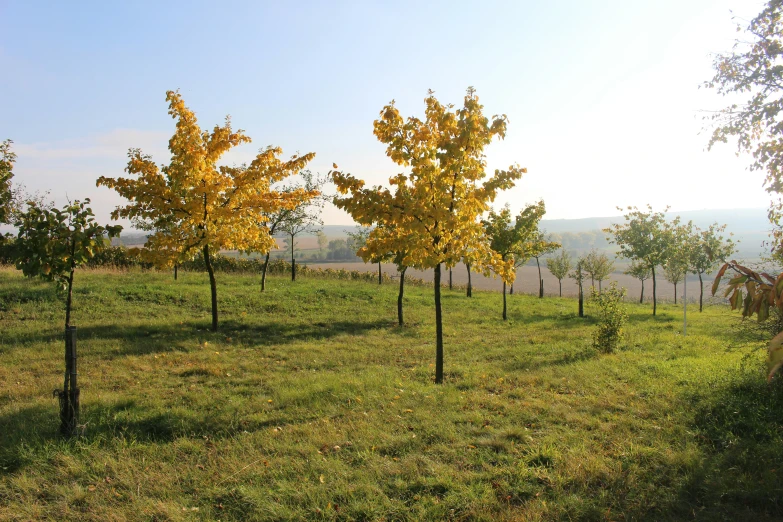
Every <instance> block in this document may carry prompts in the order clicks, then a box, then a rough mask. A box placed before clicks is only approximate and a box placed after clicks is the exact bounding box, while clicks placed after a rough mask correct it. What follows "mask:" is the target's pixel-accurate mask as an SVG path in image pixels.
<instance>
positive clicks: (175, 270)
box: [174, 263, 179, 281]
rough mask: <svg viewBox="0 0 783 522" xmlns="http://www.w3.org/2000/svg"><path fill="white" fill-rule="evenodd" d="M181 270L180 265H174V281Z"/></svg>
mask: <svg viewBox="0 0 783 522" xmlns="http://www.w3.org/2000/svg"><path fill="white" fill-rule="evenodd" d="M178 268H179V263H174V281H176V280H177V269H178Z"/></svg>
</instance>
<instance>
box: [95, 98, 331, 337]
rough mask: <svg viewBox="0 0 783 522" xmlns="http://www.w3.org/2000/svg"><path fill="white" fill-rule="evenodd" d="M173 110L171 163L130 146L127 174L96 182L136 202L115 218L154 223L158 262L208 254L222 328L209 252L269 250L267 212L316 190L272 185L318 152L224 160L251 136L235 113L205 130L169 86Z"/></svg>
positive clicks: (150, 251) (149, 251)
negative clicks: (245, 161)
mask: <svg viewBox="0 0 783 522" xmlns="http://www.w3.org/2000/svg"><path fill="white" fill-rule="evenodd" d="M166 100H167V101H168V102H169V114H170V115H171V117H172V118H174V119H175V120H176V121H177V123H176V131H175V132H174V135H173V136H172V138H171V140H169V150H170V151H171V162H170V163H169V164H168V165H165V166H163V167H161V168H158V166H157V165H156V164H155V163H154V162H153V160H152V157H150V156H149V155H146V154H143V153H142V152H141V150H140V149H131V150H130V151H129V152H128V157H129V161H128V166H127V167H126V169H125V170H126V172H127V173H128V174H129V175H130V176H131V177H128V178H122V177H121V178H110V177H106V176H102V177H100V178H98V181H97V185H99V186H100V185H103V186H106V187H109V188H113V189H114V190H116V191H117V192H118V193H119V194H120V195H121V196H123V197H125V198H126V199H128V200H129V201H130V203H129V204H127V205H125V206H119V207H117V208H116V209H115V210H114V212H112V218H113V219H118V218H128V219H131V220H134V219H135V220H142V221H144V222H147V223H149V224H150V225H151V229H152V230H154V232H153V234H151V235H150V236H149V237H148V239H147V243H146V245H145V249H144V254H145V256H146V257H147V258H148V260H149V261H151V262H153V263H154V264H155V265H157V266H159V267H170V266H172V265H173V264H174V263H176V262H178V261H179V260H182V259H189V258H193V257H194V256H195V255H196V254H197V253H199V252H201V253H203V256H204V260H205V263H206V266H207V271H208V272H209V275H210V287H211V290H212V329H213V330H216V329H217V289H216V286H215V281H214V273H213V270H212V266H211V263H210V252H216V251H218V250H222V249H236V250H243V251H254V252H267V251H269V249H271V248H273V247H274V246H275V240H274V238H272V236H271V235H270V234H269V230H268V228H266V227H264V226H259V223H263V222H264V219H265V218H264V216H265V214H266V213H269V212H273V211H275V210H276V209H280V208H294V207H296V206H297V205H298V204H300V203H301V202H302V201H303V200H306V199H308V198H312V197H315V196H316V195H317V192H315V191H308V190H306V189H303V188H300V189H297V190H291V191H279V190H274V189H273V187H272V185H273V184H274V183H276V182H279V181H281V180H283V179H285V178H286V177H288V176H290V175H292V174H295V173H297V172H299V171H300V170H302V169H303V168H304V166H305V165H306V164H307V163H308V162H309V161H310V160H311V159H312V158H313V157H314V156H315V154H314V153H308V154H304V155H301V156H299V155H296V156H293V157H292V158H291V159H289V160H286V161H284V160H281V159H279V156H280V155H281V154H282V150H281V149H280V148H276V147H267V148H266V149H263V150H261V151H260V152H259V153H258V155H257V156H256V157H255V159H253V161H252V162H251V163H250V164H249V165H239V166H232V167H229V166H224V165H218V162H219V160H220V158H221V157H222V156H223V155H224V154H225V153H226V152H228V151H229V150H230V149H231V148H233V147H236V146H238V145H241V144H243V143H249V142H250V141H251V140H250V138H249V137H248V136H246V135H245V134H244V132H243V131H241V130H236V131H235V130H233V129H232V126H231V120H230V118H228V117H227V118H226V121H225V124H224V125H223V126H220V125H216V126H215V127H214V129H213V130H212V132H211V133H210V132H206V131H202V130H201V127H199V125H198V122H197V120H196V115H195V114H194V113H193V111H191V110H190V109H189V108H188V107H186V106H185V102H184V101H183V99H182V96H181V95H180V94H179V93H178V92H174V91H168V92H167V93H166Z"/></svg>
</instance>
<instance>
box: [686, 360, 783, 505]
mask: <svg viewBox="0 0 783 522" xmlns="http://www.w3.org/2000/svg"><path fill="white" fill-rule="evenodd" d="M776 380H777V382H773V383H772V384H767V383H766V382H765V381H764V380H763V378H762V377H761V375H760V372H759V373H756V372H746V374H745V375H744V376H742V377H741V378H740V379H738V381H737V382H735V383H732V384H730V385H729V386H727V387H725V388H723V389H721V390H719V391H717V392H713V393H709V395H705V396H704V397H702V398H700V402H701V405H700V406H699V407H698V409H697V410H696V414H695V416H694V431H695V437H696V440H697V441H698V442H699V445H700V446H701V447H702V448H703V449H704V450H705V452H706V453H707V458H706V459H705V461H704V462H703V463H702V465H701V466H700V467H699V469H698V470H697V471H696V472H695V473H692V474H691V476H690V477H689V480H688V482H687V484H686V485H685V487H683V488H682V490H681V492H680V495H679V498H678V502H677V505H676V506H675V509H677V510H678V512H682V513H683V514H691V513H696V514H697V515H698V518H701V519H709V520H765V519H766V520H780V519H781V518H783V451H781V450H782V449H783V382H781V381H783V380H781V379H780V378H778V379H776ZM691 516H692V515H691Z"/></svg>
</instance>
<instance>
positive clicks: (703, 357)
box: [0, 269, 783, 521]
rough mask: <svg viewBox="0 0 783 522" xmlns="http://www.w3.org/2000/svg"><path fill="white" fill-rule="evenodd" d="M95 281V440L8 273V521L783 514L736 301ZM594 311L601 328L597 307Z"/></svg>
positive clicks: (79, 319)
mask: <svg viewBox="0 0 783 522" xmlns="http://www.w3.org/2000/svg"><path fill="white" fill-rule="evenodd" d="M218 287H219V308H220V314H221V326H220V331H219V332H218V333H212V332H210V331H208V326H209V308H208V306H209V289H208V284H207V280H206V276H205V275H204V274H195V273H185V274H183V273H180V280H179V281H176V282H175V281H173V280H172V279H171V277H170V275H169V274H160V273H140V272H131V273H112V272H79V273H78V274H77V280H76V290H75V296H74V305H75V309H74V323H75V324H76V325H78V338H79V341H78V347H79V352H80V358H79V365H80V382H81V391H82V407H83V415H82V423H83V426H82V431H83V435H82V436H81V437H79V438H77V439H75V440H68V441H66V440H62V439H61V438H60V437H59V436H58V435H57V422H58V421H57V415H56V404H55V401H54V400H53V399H52V398H51V395H52V391H51V390H52V389H53V388H56V387H58V385H60V384H61V383H62V365H63V362H62V360H63V356H62V353H63V348H62V344H63V343H62V340H61V329H62V322H63V312H62V304H61V301H59V300H57V299H56V296H55V293H54V290H53V289H52V288H51V287H50V286H49V285H47V284H44V283H39V282H35V281H29V280H25V279H24V278H22V277H21V276H20V275H19V274H17V273H16V272H15V271H13V270H10V269H2V270H0V519H2V520H48V519H57V520H96V521H98V520H101V521H103V520H217V519H220V520H598V519H609V520H632V519H633V520H639V519H645V520H682V519H691V518H697V519H703V520H743V519H744V520H764V519H779V517H780V516H781V515H783V511H781V509H782V506H781V498H783V496H781V494H782V493H783V491H781V489H782V487H781V484H783V456H781V452H780V447H781V442H783V440H782V439H783V431H781V421H780V419H781V418H783V398H782V397H783V395H781V392H783V390H781V388H780V386H777V385H773V386H771V387H770V386H768V385H767V384H766V383H765V382H764V379H763V362H762V361H763V354H762V351H761V350H760V347H761V346H763V341H762V339H763V338H764V336H763V335H760V334H759V333H758V332H755V331H753V330H748V329H744V330H740V329H737V328H736V324H737V319H736V317H735V316H733V315H731V314H730V312H729V311H728V310H726V309H725V308H724V307H716V306H714V307H709V308H708V309H706V310H705V312H704V313H702V314H692V315H690V316H689V317H690V324H689V327H688V336H687V337H683V336H682V335H681V333H680V332H681V322H680V320H681V314H682V310H681V309H680V308H679V307H675V306H673V305H665V306H662V307H660V308H659V312H660V315H659V316H658V317H652V316H651V314H650V308H649V306H639V305H630V306H629V309H630V313H631V320H630V324H629V326H628V329H627V334H626V337H625V340H624V343H623V348H622V350H620V351H619V352H617V353H615V354H609V355H605V354H599V353H597V352H596V351H594V350H593V348H592V347H591V334H592V331H593V329H594V328H595V319H594V317H588V318H586V319H581V318H578V317H577V316H576V303H575V301H574V300H572V299H565V298H564V299H560V298H547V299H543V300H539V299H537V298H534V297H530V296H522V295H515V296H511V297H510V298H509V309H510V314H509V316H510V320H509V321H507V322H504V321H502V320H501V319H500V307H501V303H500V296H499V295H498V294H497V293H493V292H476V295H475V297H473V298H472V299H468V298H466V297H464V296H463V294H462V292H457V291H454V292H449V291H445V292H444V324H445V334H444V335H445V353H446V357H445V369H446V383H445V384H444V385H441V386H436V385H435V384H433V382H432V379H433V373H434V370H433V362H434V352H435V348H434V334H435V332H434V322H433V315H434V314H433V305H432V291H431V289H427V288H410V289H408V290H407V292H406V298H405V313H406V321H407V324H406V326H405V327H402V328H400V327H398V326H396V317H395V310H396V307H395V299H396V287H395V285H381V286H378V285H372V284H367V283H359V282H351V281H330V280H316V279H311V280H306V279H303V280H301V281H297V282H295V283H291V282H290V281H288V280H286V279H285V278H274V277H273V278H270V281H269V283H268V287H267V288H268V289H267V292H265V293H263V294H261V293H260V292H258V289H257V287H256V285H255V278H253V277H249V276H227V275H224V274H218ZM594 313H595V312H594V311H593V310H591V309H590V308H589V307H588V314H590V315H594Z"/></svg>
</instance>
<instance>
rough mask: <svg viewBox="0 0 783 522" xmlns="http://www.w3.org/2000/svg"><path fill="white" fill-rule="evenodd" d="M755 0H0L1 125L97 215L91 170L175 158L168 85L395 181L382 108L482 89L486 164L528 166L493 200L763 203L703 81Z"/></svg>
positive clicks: (112, 202) (258, 133) (321, 155)
mask: <svg viewBox="0 0 783 522" xmlns="http://www.w3.org/2000/svg"><path fill="white" fill-rule="evenodd" d="M761 5H762V3H761V2H757V1H752V0H732V1H724V0H688V1H686V2H683V1H682V0H676V1H675V0H656V1H632V2H629V1H628V0H617V1H615V0H591V1H585V0H581V1H578V0H573V1H566V0H561V1H553V2H540V1H516V2H491V1H482V2H458V1H448V2H404V1H394V2H391V1H390V2H369V1H365V2H360V1H356V2H304V1H300V2H274V3H272V2H260V1H252V2H214V1H213V2H196V1H188V2H184V1H182V2H132V1H129V2H105V1H101V2H55V1H53V0H52V1H48V2H46V1H39V2H28V1H23V0H19V1H15V0H0V139H5V138H11V139H13V140H14V142H15V144H14V150H15V151H16V152H17V154H18V156H19V159H18V162H17V165H16V168H15V173H16V177H15V180H16V181H18V182H22V183H24V184H25V185H27V187H28V188H30V189H44V190H50V191H51V195H52V196H53V198H54V199H55V200H56V201H57V202H58V204H61V203H64V202H65V197H66V194H67V196H68V197H70V198H71V199H82V198H85V197H90V198H92V200H93V208H94V210H95V211H96V214H97V215H98V217H99V218H100V219H101V220H106V219H108V215H109V212H110V211H111V210H112V209H113V208H114V207H115V206H116V205H117V204H119V203H121V202H122V201H123V200H122V199H121V198H119V196H117V195H116V193H114V192H113V191H110V190H109V189H106V188H96V187H95V179H96V178H97V177H98V176H101V175H108V176H121V175H123V169H124V167H125V164H126V153H127V150H128V148H130V147H140V148H142V150H143V151H144V152H146V153H150V154H152V155H153V157H154V158H155V159H156V160H157V161H158V162H164V161H166V160H167V151H166V146H167V142H168V138H169V137H170V136H171V134H172V132H173V130H174V121H173V120H172V119H171V118H170V117H169V116H168V114H167V112H166V111H167V105H166V102H165V92H166V90H168V89H180V91H181V93H182V95H183V97H184V99H185V102H186V103H187V104H188V106H190V107H191V108H192V109H193V110H195V111H196V114H197V116H198V118H199V122H200V124H201V125H202V127H203V128H211V127H212V126H214V125H215V124H217V123H222V121H223V118H224V117H225V116H226V115H227V114H230V115H231V116H232V121H233V123H234V126H235V127H236V128H242V129H244V130H245V131H246V132H247V133H248V135H249V136H250V137H252V138H253V143H252V144H250V145H245V146H243V147H242V148H240V149H238V150H237V151H236V152H235V153H233V154H232V155H231V156H230V157H228V158H227V161H228V162H229V163H233V162H242V161H245V160H247V159H249V158H251V157H252V156H253V155H254V154H255V151H256V150H257V149H258V148H260V147H264V146H266V145H269V144H273V145H279V146H281V147H283V150H284V153H285V155H286V156H287V155H290V154H293V153H295V152H297V151H299V152H309V151H314V152H316V153H317V156H316V159H315V161H314V162H313V163H311V165H310V166H311V168H312V170H314V171H319V172H322V173H325V172H327V171H328V170H329V168H330V167H331V164H332V163H333V162H334V163H337V164H338V165H339V166H340V168H341V169H343V170H346V171H348V172H351V173H353V174H354V175H356V176H358V177H360V178H363V179H365V180H367V181H368V182H369V183H371V184H379V183H382V184H386V182H387V179H388V177H389V176H390V175H392V174H394V173H396V172H398V170H399V167H397V166H396V165H394V164H393V163H392V162H391V160H389V159H388V158H387V157H386V156H385V153H384V146H383V145H382V144H380V143H379V142H378V141H377V140H376V139H375V137H374V136H373V134H372V122H373V120H374V119H375V118H376V117H377V116H378V113H379V111H380V110H381V108H382V107H383V106H384V105H385V104H386V103H387V102H389V101H390V100H392V99H395V100H396V101H397V105H398V107H399V109H400V110H401V112H402V114H403V116H407V115H416V116H421V115H422V114H423V108H424V104H423V99H424V98H425V96H426V95H427V90H428V89H433V90H434V91H435V92H436V96H437V97H438V98H439V99H440V100H441V101H442V102H451V103H454V104H457V105H459V104H461V103H462V97H463V96H464V92H465V89H466V88H467V87H468V86H471V85H472V86H475V87H476V89H477V92H478V95H479V97H480V99H481V102H482V103H483V104H484V106H485V111H486V113H487V114H489V115H492V114H496V113H504V114H507V115H508V118H509V127H508V134H507V137H506V140H505V141H503V142H497V143H494V144H493V145H492V146H490V147H489V148H488V149H487V160H488V163H489V167H490V168H492V169H494V168H505V167H507V166H508V165H509V164H511V163H515V162H516V163H519V164H520V165H522V166H526V167H528V169H529V172H528V174H527V175H526V176H525V177H524V178H523V180H522V181H520V182H519V183H518V184H517V186H516V187H515V188H514V189H512V190H510V191H508V192H507V193H505V194H503V195H501V197H500V198H499V200H498V201H497V204H498V205H501V204H503V203H506V202H509V203H510V204H511V206H512V208H514V209H517V208H519V207H521V206H522V205H523V204H525V203H530V202H533V201H535V200H537V199H539V198H543V199H544V201H545V202H546V205H547V215H546V218H548V219H554V218H578V217H588V216H607V215H616V214H618V212H617V210H616V209H615V207H616V206H627V205H638V206H642V205H645V204H647V203H650V204H652V205H653V206H654V207H655V208H656V209H657V208H662V207H664V206H665V205H670V206H671V207H672V210H675V211H678V210H695V209H704V208H732V207H766V206H767V205H768V203H769V196H768V195H767V194H766V193H765V192H764V191H763V189H762V179H763V175H762V174H760V173H751V172H748V171H747V170H746V168H745V167H746V165H747V164H748V162H749V161H748V158H746V157H739V158H737V157H735V155H734V151H735V146H734V145H733V144H732V145H724V146H720V147H718V148H717V149H714V150H713V151H711V152H707V151H706V143H707V139H708V136H707V133H706V132H704V131H703V130H702V128H703V122H702V114H701V113H700V112H699V110H704V109H716V108H720V107H722V106H724V105H726V104H727V101H726V100H724V99H721V98H717V97H716V96H715V95H714V93H712V92H710V91H706V90H705V89H699V88H698V87H699V85H700V84H701V83H702V82H703V81H705V80H707V79H709V78H710V77H711V63H712V57H711V53H715V52H722V51H726V50H728V49H730V47H731V44H732V42H733V40H734V38H735V37H736V36H737V33H736V32H735V31H734V28H735V23H736V22H734V21H732V13H731V10H732V9H733V10H734V14H735V15H736V16H738V17H740V18H742V19H745V20H749V19H750V18H752V17H753V16H754V15H755V14H756V13H758V12H759V11H760V9H761ZM324 218H325V222H326V223H327V224H348V223H351V219H350V217H349V216H348V215H347V214H344V213H343V212H341V211H339V210H337V209H335V208H329V209H327V210H326V212H325V216H324Z"/></svg>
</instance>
